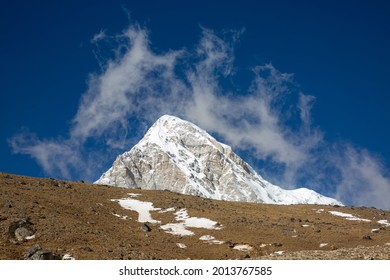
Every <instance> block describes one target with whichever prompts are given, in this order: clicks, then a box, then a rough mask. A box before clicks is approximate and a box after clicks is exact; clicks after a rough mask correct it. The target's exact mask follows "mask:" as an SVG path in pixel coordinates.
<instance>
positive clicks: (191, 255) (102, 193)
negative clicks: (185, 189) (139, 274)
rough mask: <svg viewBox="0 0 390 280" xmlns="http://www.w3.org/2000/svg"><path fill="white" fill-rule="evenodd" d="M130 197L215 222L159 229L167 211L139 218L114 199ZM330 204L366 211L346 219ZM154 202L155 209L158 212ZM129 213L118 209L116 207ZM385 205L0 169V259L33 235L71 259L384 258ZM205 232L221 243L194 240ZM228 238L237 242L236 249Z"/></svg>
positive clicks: (388, 255) (388, 245)
mask: <svg viewBox="0 0 390 280" xmlns="http://www.w3.org/2000/svg"><path fill="white" fill-rule="evenodd" d="M129 193H137V194H140V196H138V197H137V198H136V199H137V200H141V201H148V202H152V203H153V206H154V207H158V208H161V209H168V208H174V209H175V211H178V210H180V209H183V208H186V209H187V210H188V214H189V215H190V216H191V217H203V218H208V219H211V220H213V221H216V222H218V226H219V227H220V229H205V228H191V231H193V232H194V235H192V236H178V235H172V234H170V233H167V232H165V231H164V230H162V229H161V228H160V226H161V225H163V224H167V223H174V222H175V215H174V212H172V211H168V212H161V211H152V212H151V215H152V217H153V219H156V220H158V221H160V223H156V224H152V223H146V225H144V223H140V222H138V213H137V212H135V211H131V210H126V209H124V208H122V207H121V206H120V205H119V203H118V202H117V201H113V199H121V198H125V197H128V196H129ZM329 211H338V212H342V213H347V214H351V215H353V216H354V217H358V218H362V219H367V220H370V221H361V220H347V219H346V218H345V217H340V216H335V215H332V214H331V213H329ZM160 212H161V213H160ZM124 216H127V218H126V219H123V218H121V217H124ZM21 219H24V220H25V221H26V220H28V221H29V224H30V227H31V229H32V230H33V233H34V234H33V235H32V236H31V237H30V238H28V240H23V241H18V240H15V236H14V235H13V231H12V225H15V222H17V221H19V220H21ZM381 220H382V221H383V220H387V221H388V222H390V212H389V211H383V210H380V209H375V208H366V207H333V206H320V205H288V206H281V205H265V204H254V203H241V202H226V201H217V200H210V199H204V198H201V197H194V196H186V195H180V194H176V193H172V192H168V191H146V190H140V189H136V190H129V189H121V188H116V187H108V186H98V185H93V184H86V183H83V182H70V181H62V180H56V179H52V178H31V177H25V176H17V175H12V174H6V173H0V259H3V260H6V259H24V258H25V257H26V254H27V252H28V251H29V249H30V248H31V247H32V246H33V245H34V244H39V246H40V247H41V248H42V249H47V250H50V251H51V252H53V254H55V255H56V256H58V257H60V258H62V257H63V256H64V255H66V254H70V255H71V256H72V257H74V258H75V259H86V260H96V259H97V260H109V259H116V260H118V259H146V260H147V259H213V260H223V259H385V260H390V226H388V225H386V224H383V223H382V224H380V223H378V221H381ZM205 235H211V236H213V237H214V238H215V240H220V241H222V242H221V243H222V244H213V243H210V242H208V241H207V240H200V239H199V238H200V237H201V236H205ZM236 245H245V246H243V247H242V248H243V249H245V248H246V250H238V249H237V248H238V247H237V246H236Z"/></svg>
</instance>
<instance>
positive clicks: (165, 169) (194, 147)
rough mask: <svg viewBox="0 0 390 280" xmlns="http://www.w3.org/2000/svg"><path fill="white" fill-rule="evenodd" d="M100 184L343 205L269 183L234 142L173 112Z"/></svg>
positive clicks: (264, 200)
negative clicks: (221, 139)
mask: <svg viewBox="0 0 390 280" xmlns="http://www.w3.org/2000/svg"><path fill="white" fill-rule="evenodd" d="M95 183H96V184H103V185H112V186H118V187H124V188H142V189H153V190H170V191H173V192H178V193H182V194H189V195H197V196H202V197H206V198H211V199H218V200H228V201H246V202H258V203H269V204H327V205H342V204H341V203H340V202H339V201H337V200H335V199H333V198H329V197H326V196H323V195H321V194H319V193H317V192H315V191H312V190H309V189H306V188H299V189H295V190H285V189H282V188H280V187H278V186H275V185H273V184H271V183H269V182H267V181H266V180H264V179H263V178H262V177H261V176H260V175H258V174H257V173H256V172H255V170H254V169H253V168H252V167H250V166H249V165H248V164H247V163H246V162H244V161H243V160H242V159H241V158H240V157H239V156H238V155H236V154H235V153H234V152H233V151H232V149H231V148H230V147H229V146H228V145H225V144H223V143H220V142H218V141H217V140H215V139H214V138H213V137H212V136H211V135H209V134H208V133H207V132H206V131H204V130H202V129H201V128H199V127H198V126H196V125H194V124H192V123H190V122H188V121H184V120H182V119H180V118H177V117H173V116H169V115H164V116H162V117H161V118H159V119H158V120H157V121H156V122H155V123H154V124H153V126H152V127H151V128H150V129H149V130H148V131H147V133H146V134H145V136H144V137H143V139H142V140H141V141H140V142H139V143H138V144H136V145H135V146H134V147H133V148H132V149H131V150H130V151H128V152H125V153H123V154H122V155H119V156H118V157H117V158H116V160H115V162H114V163H113V165H112V167H111V168H110V169H109V170H107V171H106V172H105V173H104V174H103V175H102V176H101V177H100V179H99V180H97V181H96V182H95Z"/></svg>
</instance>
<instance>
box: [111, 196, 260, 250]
mask: <svg viewBox="0 0 390 280" xmlns="http://www.w3.org/2000/svg"><path fill="white" fill-rule="evenodd" d="M129 196H130V197H128V198H122V199H113V200H112V201H116V202H118V203H119V205H120V206H122V207H123V208H124V209H126V210H131V211H135V212H137V213H138V222H140V223H152V224H158V223H161V221H158V220H155V219H153V218H152V214H151V212H152V211H158V213H167V212H173V211H175V208H173V207H171V208H167V209H161V208H156V207H154V206H153V203H152V202H148V201H140V200H137V199H134V197H137V196H139V195H138V194H133V193H130V194H129ZM174 215H175V216H176V217H175V220H176V221H177V223H169V224H165V225H161V226H160V228H161V229H162V230H164V231H165V232H166V233H169V234H173V235H178V236H193V235H195V233H194V232H193V231H191V230H190V228H204V229H209V230H221V229H223V226H222V225H220V224H219V223H218V222H216V221H213V220H210V219H207V218H203V217H190V216H189V214H188V211H187V209H186V208H182V209H180V210H178V211H176V212H175V213H174ZM114 216H116V217H118V218H120V219H124V218H123V217H127V216H121V215H117V214H114ZM199 240H202V241H204V242H206V243H209V244H215V245H220V244H224V243H226V242H225V241H222V240H217V239H215V237H214V236H211V235H202V236H201V237H199ZM176 245H177V246H178V247H179V248H181V249H185V248H187V246H186V245H185V244H184V243H176ZM233 249H235V250H240V251H250V250H252V249H253V248H252V247H251V246H250V245H248V244H237V245H235V246H234V247H233Z"/></svg>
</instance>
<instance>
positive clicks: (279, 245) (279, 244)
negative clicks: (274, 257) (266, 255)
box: [272, 242, 283, 247]
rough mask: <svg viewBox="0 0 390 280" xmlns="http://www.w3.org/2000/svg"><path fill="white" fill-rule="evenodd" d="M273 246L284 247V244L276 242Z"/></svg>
mask: <svg viewBox="0 0 390 280" xmlns="http://www.w3.org/2000/svg"><path fill="white" fill-rule="evenodd" d="M272 246H275V247H282V246H283V244H282V243H278V242H275V243H272Z"/></svg>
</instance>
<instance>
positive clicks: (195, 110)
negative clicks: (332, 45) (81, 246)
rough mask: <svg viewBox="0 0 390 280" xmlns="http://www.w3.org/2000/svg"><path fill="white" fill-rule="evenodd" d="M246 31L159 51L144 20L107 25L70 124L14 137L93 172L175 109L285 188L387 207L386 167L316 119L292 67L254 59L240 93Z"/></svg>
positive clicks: (29, 148) (52, 167) (64, 168)
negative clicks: (122, 26)
mask: <svg viewBox="0 0 390 280" xmlns="http://www.w3.org/2000/svg"><path fill="white" fill-rule="evenodd" d="M241 33H242V32H234V31H233V32H231V33H229V34H225V35H226V36H228V37H229V38H230V39H222V38H221V37H220V36H218V35H217V34H216V33H215V32H214V31H212V30H209V29H206V28H201V37H200V39H199V42H198V44H197V45H196V46H195V47H194V48H192V49H184V48H183V49H179V50H169V51H165V52H156V51H154V50H153V49H152V48H151V42H150V40H149V36H148V31H147V30H146V29H144V28H142V27H140V26H139V25H136V24H135V25H132V26H130V27H128V28H127V29H126V30H124V31H123V32H122V33H120V34H118V35H114V36H109V35H107V34H106V32H105V31H100V32H99V33H97V34H96V35H95V36H94V37H93V38H92V40H91V42H92V43H94V44H96V45H97V46H99V44H102V43H103V42H104V41H109V44H110V45H111V46H113V47H112V48H111V49H110V54H107V53H104V54H102V51H99V59H101V57H106V58H105V59H103V60H102V61H101V71H100V72H99V73H93V74H90V76H89V80H88V89H87V91H86V92H85V93H83V94H82V96H81V99H80V103H79V107H78V110H77V113H76V114H75V116H74V117H73V119H72V120H71V126H70V129H69V131H68V132H67V133H64V135H59V136H57V137H56V138H54V139H39V138H38V137H36V136H35V135H33V134H31V133H28V132H26V131H22V132H21V133H20V134H17V135H15V136H13V137H11V138H10V139H9V143H10V145H11V147H12V149H13V151H14V152H15V153H21V154H27V155H30V156H31V157H33V158H34V159H35V160H36V161H37V163H38V164H39V165H40V166H41V167H42V168H43V170H44V171H45V172H46V173H47V174H49V175H51V176H58V177H63V178H69V179H79V178H86V179H89V180H94V179H97V177H98V176H100V174H101V173H102V172H103V171H105V170H104V168H107V166H108V165H109V164H111V162H112V161H113V160H114V158H115V156H116V155H118V154H119V153H122V152H124V151H126V150H129V149H130V148H131V146H132V145H134V144H135V143H136V142H137V141H138V140H140V138H141V137H142V135H143V133H144V132H145V130H146V129H147V128H148V127H149V126H150V125H151V124H152V123H153V122H154V121H155V120H157V119H158V118H159V117H160V116H161V115H164V114H171V115H176V116H178V117H181V118H184V119H186V120H189V121H192V122H194V123H196V124H197V125H199V126H200V127H202V128H203V129H205V130H207V131H208V132H210V133H212V134H214V135H216V136H217V138H218V139H219V140H220V141H223V142H225V143H227V144H229V145H231V146H232V147H233V149H234V150H238V151H240V152H242V153H243V154H246V155H248V157H249V155H250V157H252V158H253V159H255V160H257V161H260V162H261V163H262V166H258V167H257V168H256V166H254V167H255V169H260V170H261V172H259V173H261V175H262V176H263V177H265V178H266V179H269V180H270V181H271V182H273V183H279V184H281V186H282V187H295V186H306V187H309V188H313V189H315V190H316V191H319V192H321V193H324V194H326V195H330V196H336V198H337V199H339V200H342V201H343V202H348V203H350V204H363V205H369V206H370V205H374V206H377V207H381V208H387V209H389V208H390V205H389V202H388V201H390V198H389V193H390V180H389V177H388V176H386V175H385V173H386V167H385V166H384V165H383V164H382V163H380V161H379V160H378V158H377V157H375V156H373V155H372V154H370V153H369V152H368V151H367V150H362V149H358V148H355V147H354V146H353V145H352V144H348V145H347V147H348V148H345V144H340V143H327V142H326V141H325V139H324V137H323V135H324V133H323V132H322V131H321V130H320V128H318V127H314V126H313V123H314V121H313V119H312V116H311V108H312V106H313V103H314V101H315V97H313V96H310V95H306V94H303V93H301V92H299V91H298V90H297V89H296V86H295V85H294V81H293V75H292V74H287V73H282V72H280V71H278V70H277V69H276V68H275V67H274V66H273V65H271V64H266V65H259V66H256V67H254V68H253V69H252V72H250V73H248V74H249V75H252V83H251V85H250V87H249V88H248V89H247V90H246V91H245V92H241V94H237V92H236V88H235V86H234V85H233V84H232V83H230V82H229V81H230V80H231V78H232V77H233V76H234V75H235V71H236V69H235V66H234V60H235V57H234V42H235V41H236V40H237V39H238V38H239V36H240V35H241ZM246 160H247V161H251V160H250V159H249V158H246ZM329 172H333V173H334V174H336V175H337V176H332V174H329ZM351 174H354V176H351ZM387 198H389V199H387ZM386 199H387V200H386Z"/></svg>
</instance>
